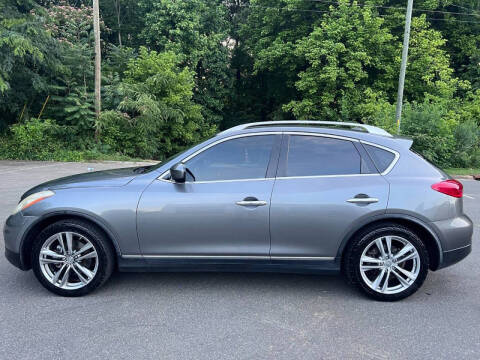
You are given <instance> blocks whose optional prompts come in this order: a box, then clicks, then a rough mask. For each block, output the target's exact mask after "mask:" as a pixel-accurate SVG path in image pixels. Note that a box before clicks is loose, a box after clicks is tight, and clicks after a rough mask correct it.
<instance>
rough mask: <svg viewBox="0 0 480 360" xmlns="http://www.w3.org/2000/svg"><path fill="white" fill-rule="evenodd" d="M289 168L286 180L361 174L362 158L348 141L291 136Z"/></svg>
mask: <svg viewBox="0 0 480 360" xmlns="http://www.w3.org/2000/svg"><path fill="white" fill-rule="evenodd" d="M285 167H286V168H285V176H318V175H347V174H360V173H361V158H360V154H359V153H358V151H357V149H356V148H355V146H354V145H353V143H352V142H351V141H348V140H340V139H333V138H328V137H321V136H304V135H291V136H290V137H289V141H288V145H287V153H286V164H285Z"/></svg>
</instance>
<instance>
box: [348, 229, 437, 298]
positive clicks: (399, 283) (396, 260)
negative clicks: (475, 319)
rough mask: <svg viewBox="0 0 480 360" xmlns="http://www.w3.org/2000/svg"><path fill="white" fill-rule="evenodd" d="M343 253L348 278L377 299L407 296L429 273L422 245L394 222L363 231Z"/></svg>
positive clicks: (413, 235) (412, 234) (426, 256)
mask: <svg viewBox="0 0 480 360" xmlns="http://www.w3.org/2000/svg"><path fill="white" fill-rule="evenodd" d="M345 255H346V259H345V263H344V265H345V266H344V271H345V274H346V276H347V279H348V280H349V282H350V283H352V284H354V285H356V286H357V287H358V288H359V289H361V290H362V291H363V292H364V293H365V294H367V295H368V296H370V297H372V298H374V299H377V300H384V301H395V300H400V299H403V298H406V297H407V296H410V295H411V294H413V293H414V292H416V291H417V290H418V289H419V288H420V286H421V285H422V284H423V282H424V280H425V278H426V276H427V273H428V252H427V250H426V248H425V245H424V244H423V242H422V241H421V240H420V238H419V237H418V236H417V235H416V234H415V233H414V232H413V231H411V230H409V229H408V228H406V227H404V226H401V225H397V224H378V225H375V226H373V227H370V228H368V229H366V230H365V231H362V232H361V233H360V234H358V235H357V236H356V237H355V238H354V239H353V241H352V243H351V245H350V247H349V249H348V250H347V252H346V254H345Z"/></svg>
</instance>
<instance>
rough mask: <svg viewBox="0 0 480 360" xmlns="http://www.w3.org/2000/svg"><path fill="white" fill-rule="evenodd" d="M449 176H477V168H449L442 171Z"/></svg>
mask: <svg viewBox="0 0 480 360" xmlns="http://www.w3.org/2000/svg"><path fill="white" fill-rule="evenodd" d="M444 170H445V172H446V173H447V174H449V175H478V174H480V169H479V168H450V169H444Z"/></svg>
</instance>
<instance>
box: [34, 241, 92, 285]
mask: <svg viewBox="0 0 480 360" xmlns="http://www.w3.org/2000/svg"><path fill="white" fill-rule="evenodd" d="M39 262H40V269H41V270H42V273H43V275H44V276H45V278H46V279H47V280H48V281H49V282H50V283H52V284H53V285H55V286H57V287H59V288H62V289H66V290H75V289H80V288H82V287H84V286H85V285H87V284H88V283H89V282H90V281H91V280H92V279H93V278H94V277H95V274H96V273H97V270H98V254H97V251H96V250H95V247H94V246H93V244H92V243H91V242H90V241H89V240H88V239H87V238H86V237H85V236H83V235H80V234H78V233H75V232H60V233H57V234H54V235H52V236H50V237H49V238H48V239H47V240H46V241H45V243H44V244H43V246H42V248H41V250H40V255H39Z"/></svg>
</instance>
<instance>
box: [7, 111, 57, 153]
mask: <svg viewBox="0 0 480 360" xmlns="http://www.w3.org/2000/svg"><path fill="white" fill-rule="evenodd" d="M64 133H65V129H64V128H62V127H61V126H59V125H57V124H56V123H55V121H53V120H48V119H47V120H38V119H32V120H30V121H27V122H25V123H21V124H15V125H12V126H11V127H10V128H9V133H7V136H6V137H4V139H3V140H2V145H1V147H0V156H1V157H2V158H9V159H25V160H50V159H51V158H52V154H55V153H58V152H60V151H63V150H64V147H63V141H62V137H63V135H64Z"/></svg>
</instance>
